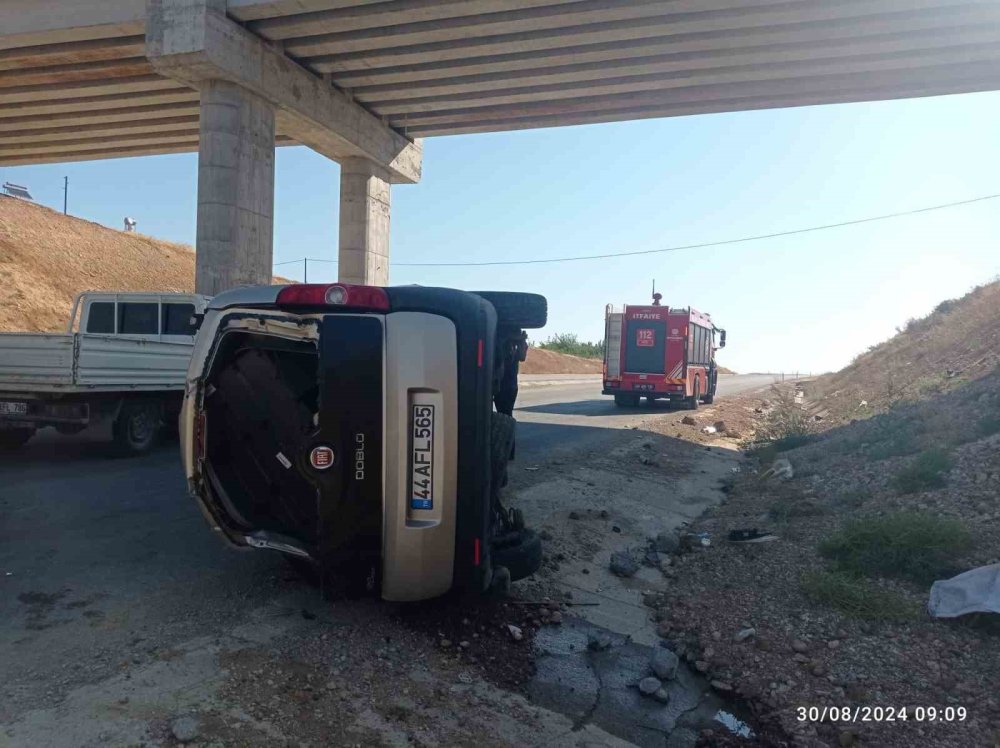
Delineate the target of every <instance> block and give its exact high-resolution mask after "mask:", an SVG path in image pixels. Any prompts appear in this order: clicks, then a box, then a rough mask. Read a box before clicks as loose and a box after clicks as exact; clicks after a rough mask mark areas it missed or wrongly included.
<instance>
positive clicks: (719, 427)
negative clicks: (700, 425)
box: [713, 421, 729, 434]
mask: <svg viewBox="0 0 1000 748" xmlns="http://www.w3.org/2000/svg"><path fill="white" fill-rule="evenodd" d="M713 425H714V426H715V430H716V431H718V432H719V433H720V434H725V433H726V432H727V431H729V429H728V428H727V427H726V422H725V421H716V422H715V423H714V424H713Z"/></svg>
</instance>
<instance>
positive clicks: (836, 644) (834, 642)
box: [826, 639, 840, 649]
mask: <svg viewBox="0 0 1000 748" xmlns="http://www.w3.org/2000/svg"><path fill="white" fill-rule="evenodd" d="M826 646H828V647H829V648H830V649H837V648H838V647H839V646H840V642H839V641H837V640H836V639H831V640H830V641H828V642H827V643H826Z"/></svg>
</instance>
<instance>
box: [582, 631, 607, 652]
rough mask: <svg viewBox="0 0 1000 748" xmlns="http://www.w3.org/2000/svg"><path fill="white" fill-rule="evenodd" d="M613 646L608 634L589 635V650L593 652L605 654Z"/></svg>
mask: <svg viewBox="0 0 1000 748" xmlns="http://www.w3.org/2000/svg"><path fill="white" fill-rule="evenodd" d="M610 646H611V637H610V636H608V635H607V634H588V635H587V649H589V650H590V651H591V652H603V651H604V650H605V649H607V648H608V647H610Z"/></svg>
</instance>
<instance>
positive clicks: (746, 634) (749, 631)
mask: <svg viewBox="0 0 1000 748" xmlns="http://www.w3.org/2000/svg"><path fill="white" fill-rule="evenodd" d="M756 633H757V629H755V628H753V627H750V628H745V629H740V630H739V631H737V632H736V633H735V634H734V635H733V640H734V641H738V642H742V641H746V640H747V639H749V638H750V637H751V636H753V635H755V634H756Z"/></svg>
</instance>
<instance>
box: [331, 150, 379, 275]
mask: <svg viewBox="0 0 1000 748" xmlns="http://www.w3.org/2000/svg"><path fill="white" fill-rule="evenodd" d="M339 262H340V272H339V280H340V281H341V282H342V283H360V284H363V285H366V286H385V285H388V283H389V174H388V172H387V171H386V170H385V169H384V168H382V167H380V166H379V165H378V164H375V163H374V162H372V161H369V160H367V159H364V158H346V159H344V160H343V161H341V162H340V254H339Z"/></svg>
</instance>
